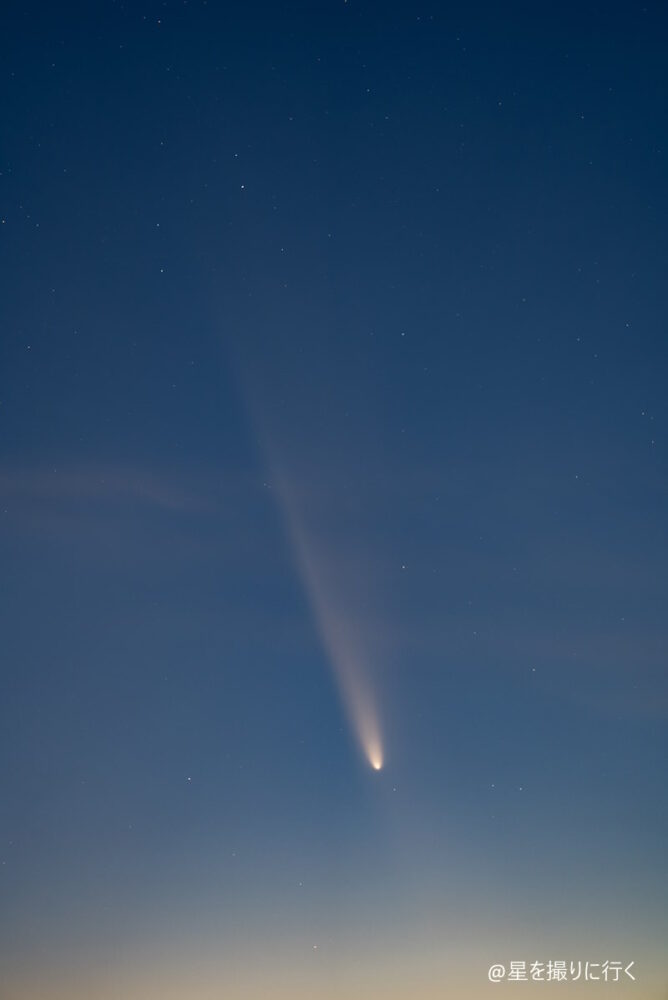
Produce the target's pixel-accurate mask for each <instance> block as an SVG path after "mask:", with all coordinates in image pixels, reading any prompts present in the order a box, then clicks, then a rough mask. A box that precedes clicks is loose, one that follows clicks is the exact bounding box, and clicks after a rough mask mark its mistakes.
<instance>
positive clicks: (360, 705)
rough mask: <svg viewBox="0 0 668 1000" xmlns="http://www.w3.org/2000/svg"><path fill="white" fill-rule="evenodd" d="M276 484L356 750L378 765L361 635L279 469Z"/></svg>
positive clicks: (379, 745) (373, 709)
mask: <svg viewBox="0 0 668 1000" xmlns="http://www.w3.org/2000/svg"><path fill="white" fill-rule="evenodd" d="M277 485H278V496H279V498H280V505H281V510H282V513H283V515H284V518H285V523H286V528H287V534H288V536H289V539H290V542H291V545H292V549H293V551H294V554H295V561H296V564H297V568H298V571H299V575H300V577H301V580H302V583H303V585H304V589H305V592H306V595H307V598H308V601H309V604H310V607H311V610H312V613H313V616H314V619H315V622H316V624H317V628H318V633H319V635H320V639H321V642H322V644H323V646H324V649H325V651H326V653H327V657H328V660H329V663H330V665H331V667H332V671H333V674H334V678H335V681H336V684H337V687H338V689H339V692H340V695H341V700H342V703H343V706H344V708H345V710H346V713H347V715H348V717H349V719H350V723H351V726H352V729H353V731H354V733H355V736H356V738H357V741H358V743H359V746H360V748H361V750H362V753H363V754H364V756H365V758H366V760H367V761H368V763H369V765H370V766H371V768H372V769H373V770H374V771H380V770H381V769H382V767H383V760H384V758H383V746H382V739H381V732H380V723H379V719H378V712H377V709H376V703H375V698H374V694H373V691H372V689H371V685H370V680H369V667H368V659H367V654H366V650H365V648H364V642H363V639H362V636H361V635H360V633H359V630H358V629H356V628H355V627H354V625H353V623H352V621H351V616H350V614H349V613H348V611H347V609H346V608H345V607H344V606H343V604H342V603H341V595H340V594H337V593H335V588H333V587H332V586H331V585H328V580H327V574H326V571H325V570H326V565H325V560H323V559H322V557H319V555H318V553H317V545H316V542H315V539H314V538H313V537H312V536H311V535H310V534H309V532H308V531H307V528H306V526H305V523H304V520H303V518H302V517H301V516H300V513H299V509H298V505H297V503H296V501H295V499H294V496H293V495H292V492H291V491H290V489H289V487H288V483H287V481H286V479H285V478H284V477H282V476H281V475H280V474H279V475H278V476H277Z"/></svg>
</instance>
